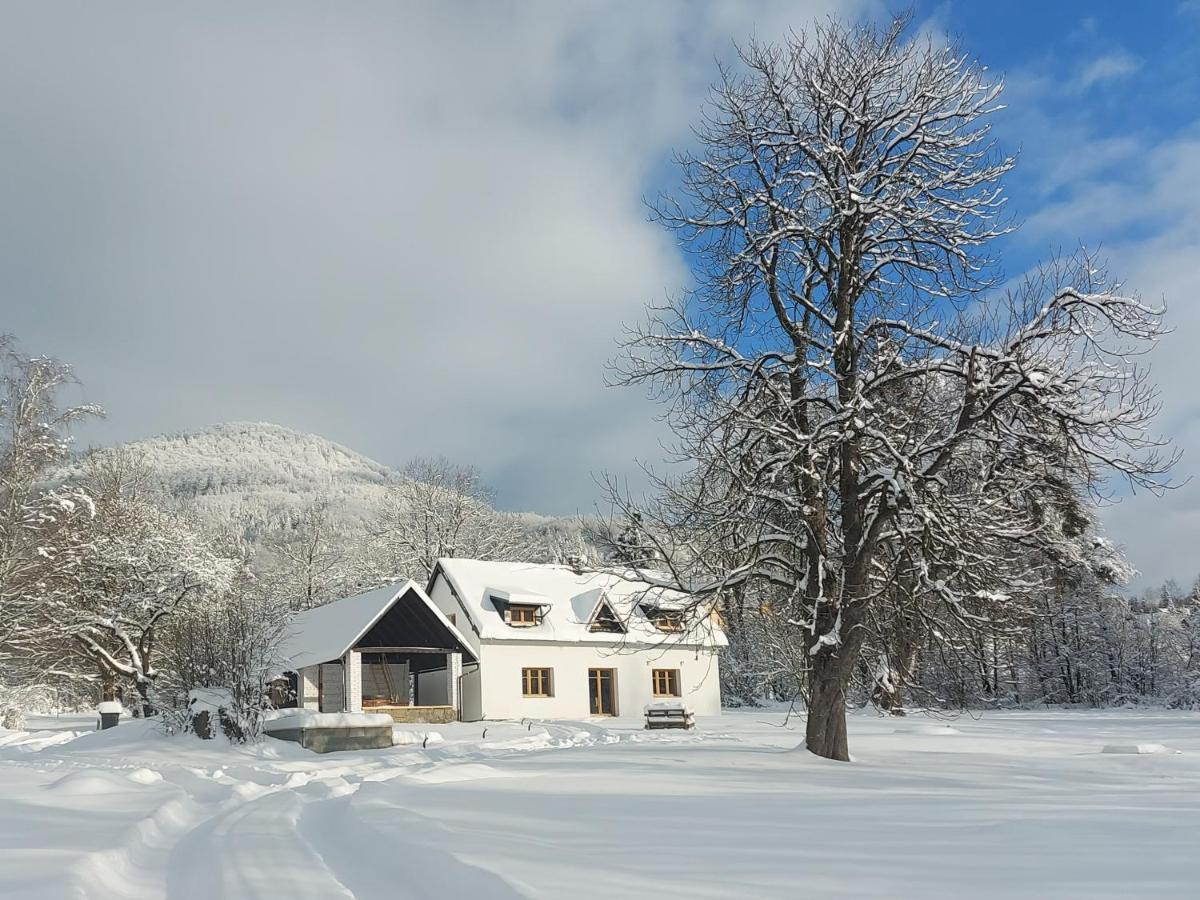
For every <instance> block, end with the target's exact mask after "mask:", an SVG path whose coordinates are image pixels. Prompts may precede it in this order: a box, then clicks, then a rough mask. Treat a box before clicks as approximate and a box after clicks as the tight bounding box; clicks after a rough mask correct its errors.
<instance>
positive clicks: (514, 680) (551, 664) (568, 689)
mask: <svg viewBox="0 0 1200 900" xmlns="http://www.w3.org/2000/svg"><path fill="white" fill-rule="evenodd" d="M479 657H480V663H479V665H480V673H481V674H482V676H483V677H482V679H480V686H481V688H482V690H481V693H480V697H479V706H478V713H479V718H482V719H523V718H531V719H582V718H587V717H588V716H589V715H590V714H591V706H590V694H589V690H590V685H589V681H588V672H589V670H590V669H612V670H613V675H614V678H615V681H616V698H615V699H616V709H615V710H614V714H615V715H618V716H640V715H642V708H643V707H644V706H645V705H646V704H647V703H652V702H654V701H655V700H662V699H665V698H664V697H656V696H655V695H654V689H653V688H654V686H653V683H652V680H651V679H652V678H653V671H654V670H655V669H659V670H671V669H675V670H677V671H678V673H679V675H678V681H679V688H680V697H679V699H681V700H682V701H683V702H684V703H686V704H688V706H689V707H691V709H692V711H693V712H695V713H696V715H700V716H715V715H717V714H719V713H720V712H721V685H720V681H721V678H720V672H719V670H718V663H717V655H716V651H715V650H713V649H711V648H710V649H705V650H697V649H681V648H663V647H646V648H636V647H619V648H618V647H613V648H611V649H607V650H606V649H604V648H599V647H596V646H593V645H583V646H580V645H578V644H576V645H569V644H523V643H513V642H506V643H485V644H483V646H482V647H481V651H480V654H479ZM526 668H547V669H550V670H551V682H552V693H553V696H550V697H526V696H524V695H523V693H522V677H521V673H522V670H523V669H526ZM466 690H467V688H466V686H464V701H465V700H466V699H467V697H466V696H465V695H466ZM468 708H474V707H473V704H471V703H469V702H468V703H464V705H463V715H464V717H465V716H466V715H467V710H468Z"/></svg>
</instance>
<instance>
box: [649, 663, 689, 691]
mask: <svg viewBox="0 0 1200 900" xmlns="http://www.w3.org/2000/svg"><path fill="white" fill-rule="evenodd" d="M682 680H683V678H682V673H681V672H680V671H679V669H651V670H650V686H651V688H652V689H653V691H654V696H655V697H682V696H683V685H682V684H681V682H682Z"/></svg>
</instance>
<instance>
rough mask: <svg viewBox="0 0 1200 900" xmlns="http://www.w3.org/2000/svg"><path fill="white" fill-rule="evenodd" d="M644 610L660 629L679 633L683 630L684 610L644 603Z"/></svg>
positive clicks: (668, 632) (652, 622) (669, 632)
mask: <svg viewBox="0 0 1200 900" xmlns="http://www.w3.org/2000/svg"><path fill="white" fill-rule="evenodd" d="M642 612H643V613H644V614H645V616H646V618H647V619H649V620H650V622H651V624H653V625H654V627H655V628H657V629H658V630H659V631H663V632H666V633H667V634H677V633H679V632H681V631H683V610H681V609H663V608H662V607H660V606H650V605H643V606H642Z"/></svg>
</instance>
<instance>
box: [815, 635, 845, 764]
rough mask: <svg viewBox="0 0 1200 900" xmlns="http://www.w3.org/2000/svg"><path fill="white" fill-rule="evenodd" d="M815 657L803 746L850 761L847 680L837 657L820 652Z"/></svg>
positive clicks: (826, 755) (824, 755)
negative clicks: (847, 735) (847, 733)
mask: <svg viewBox="0 0 1200 900" xmlns="http://www.w3.org/2000/svg"><path fill="white" fill-rule="evenodd" d="M820 656H821V657H823V658H821V659H818V660H814V665H813V679H812V685H811V687H810V690H809V697H808V723H807V726H806V727H805V732H804V746H805V748H806V749H807V750H808V752H809V753H815V754H816V755H817V756H823V757H825V759H836V760H840V761H842V762H849V761H850V747H849V744H848V743H847V740H846V682H847V681H848V679H847V678H846V676H845V675H843V674H842V673H841V672H839V671H838V669H839V666H838V665H837V660H836V659H834V658H832V657H831V656H827V655H825V654H820Z"/></svg>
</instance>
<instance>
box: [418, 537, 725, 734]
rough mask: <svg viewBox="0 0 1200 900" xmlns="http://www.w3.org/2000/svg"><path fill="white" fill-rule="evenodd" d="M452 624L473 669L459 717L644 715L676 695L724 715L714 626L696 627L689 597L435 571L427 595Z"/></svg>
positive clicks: (508, 573)
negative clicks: (654, 704)
mask: <svg viewBox="0 0 1200 900" xmlns="http://www.w3.org/2000/svg"><path fill="white" fill-rule="evenodd" d="M426 592H427V594H428V595H429V598H430V600H432V601H433V603H434V605H436V606H437V608H438V609H439V610H440V611H441V612H442V613H443V614H444V615H445V616H446V618H447V619H448V620H449V621H450V622H452V623H454V624H456V625H457V627H458V630H459V631H460V632H461V634H462V635H463V637H464V638H465V639H466V641H467V644H468V646H469V648H470V651H471V653H472V654H473V655H474V656H475V658H476V659H477V660H478V661H479V662H478V665H475V666H467V667H466V668H465V669H464V672H463V678H462V686H461V698H462V699H461V702H462V718H464V719H467V720H475V719H516V718H524V717H530V718H542V719H554V718H559V719H578V718H581V717H585V716H589V715H593V716H600V715H622V714H624V715H637V716H640V715H641V714H642V707H643V706H644V705H645V704H647V703H650V702H653V701H655V700H662V699H666V698H672V697H678V698H680V699H682V700H683V701H684V702H685V703H687V704H688V705H689V706H690V707H691V708H692V709H693V711H694V712H695V713H697V714H698V715H715V714H717V713H719V712H720V710H721V687H720V682H721V678H720V671H719V665H720V664H719V662H718V659H717V651H718V648H719V647H721V646H722V645H724V644H725V643H727V641H726V639H725V635H724V633H723V632H722V631H721V629H720V627H719V623H718V622H717V621H716V618H715V616H705V617H703V619H702V620H699V621H697V620H695V618H694V614H693V613H692V612H691V606H692V604H691V603H690V602H689V598H688V597H687V596H686V595H683V594H680V593H678V592H675V591H669V590H665V589H662V588H656V587H651V586H649V585H647V584H645V583H644V582H641V581H636V580H632V579H626V578H622V577H620V576H618V575H615V574H611V573H607V572H588V571H577V570H575V569H572V568H570V567H568V566H558V565H539V564H533V563H511V562H482V561H480V560H473V559H442V560H439V561H438V564H437V566H436V567H435V568H434V570H433V574H432V576H431V577H430V580H429V586H428V588H427V590H426Z"/></svg>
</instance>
